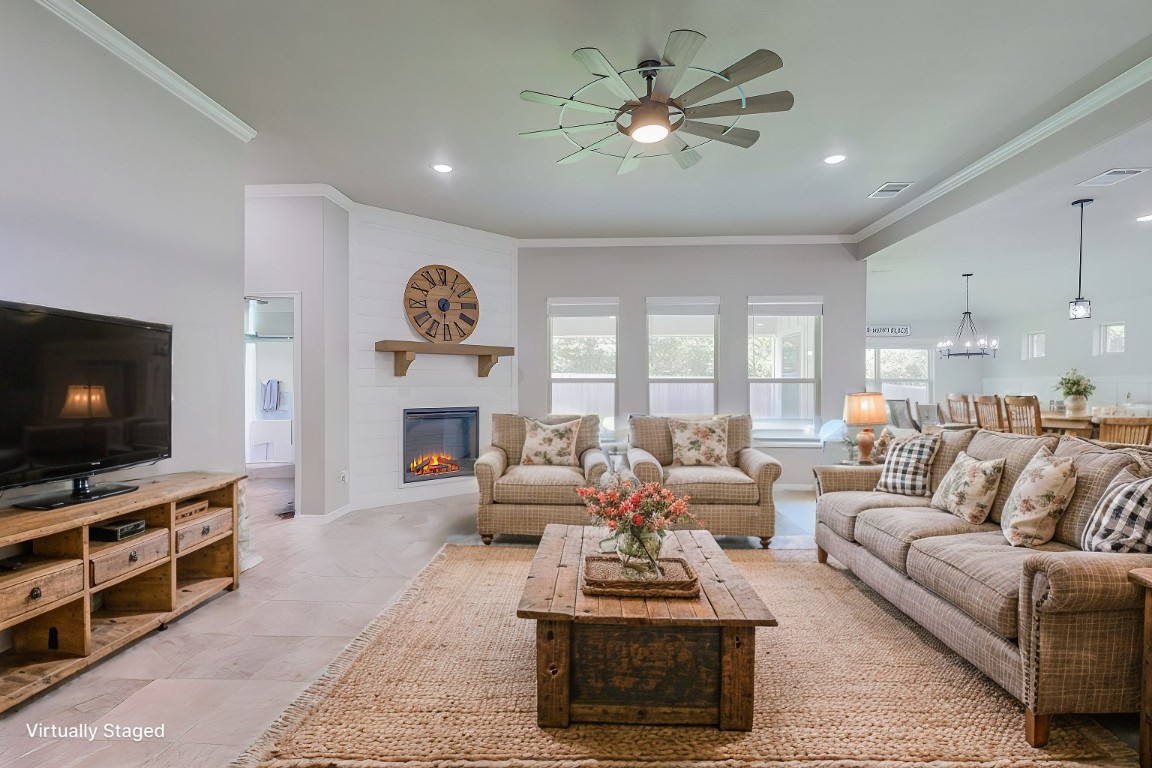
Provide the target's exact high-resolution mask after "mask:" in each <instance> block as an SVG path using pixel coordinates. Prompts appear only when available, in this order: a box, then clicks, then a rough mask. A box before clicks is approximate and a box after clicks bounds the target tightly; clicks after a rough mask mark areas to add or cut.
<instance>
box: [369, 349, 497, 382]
mask: <svg viewBox="0 0 1152 768" xmlns="http://www.w3.org/2000/svg"><path fill="white" fill-rule="evenodd" d="M376 351H377V352H391V353H392V361H393V364H394V366H395V373H396V375H397V376H404V375H406V374H407V373H408V366H410V365H412V361H413V360H415V359H416V355H418V354H420V355H475V356H476V373H477V375H479V376H480V377H481V378H483V377H486V376H487V375H488V373H489V372H490V371H491V370H492V366H494V365H496V363H498V362H500V358H502V357H509V356H511V355H514V354H516V348H515V347H486V346H483V345H480V344H433V343H432V342H430V341H388V340H385V341H378V342H376Z"/></svg>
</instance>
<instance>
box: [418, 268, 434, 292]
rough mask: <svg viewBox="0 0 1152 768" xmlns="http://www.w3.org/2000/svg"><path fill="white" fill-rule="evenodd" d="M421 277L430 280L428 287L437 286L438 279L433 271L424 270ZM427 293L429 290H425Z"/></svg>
mask: <svg viewBox="0 0 1152 768" xmlns="http://www.w3.org/2000/svg"><path fill="white" fill-rule="evenodd" d="M420 277H422V278H424V279H425V280H427V281H428V287H429V288H435V287H436V280H435V279H433V277H432V273H431V272H429V271H428V270H424V271H423V272H421V273H420ZM425 293H427V291H425Z"/></svg>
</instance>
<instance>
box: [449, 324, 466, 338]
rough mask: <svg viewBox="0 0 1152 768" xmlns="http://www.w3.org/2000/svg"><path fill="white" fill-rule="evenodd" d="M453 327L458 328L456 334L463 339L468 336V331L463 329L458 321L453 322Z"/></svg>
mask: <svg viewBox="0 0 1152 768" xmlns="http://www.w3.org/2000/svg"><path fill="white" fill-rule="evenodd" d="M452 325H454V326H456V332H457V333H459V334H460V336H461V337H464V336H467V335H468V331H466V330H464V329H463V328H461V327H460V323H457V322H456V321H452Z"/></svg>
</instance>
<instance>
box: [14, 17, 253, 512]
mask: <svg viewBox="0 0 1152 768" xmlns="http://www.w3.org/2000/svg"><path fill="white" fill-rule="evenodd" d="M0 93H3V94H4V103H5V117H4V119H3V120H0V147H3V158H4V160H3V163H2V171H0V244H2V250H0V275H2V277H0V298H3V299H6V300H9V301H19V302H29V303H34V304H45V305H49V306H54V307H64V308H69V309H76V310H82V311H86V312H96V313H103V314H113V315H120V316H127V317H131V318H137V319H142V320H150V321H156V322H163V323H171V324H172V325H173V327H174V329H173V376H172V380H173V394H172V405H173V451H172V453H173V457H172V459H170V460H166V461H163V462H160V463H159V464H156V465H153V466H147V467H136V468H132V469H129V470H126V471H124V472H120V473H115V474H112V475H108V476H106V477H108V478H109V479H116V478H117V477H142V476H145V475H154V474H163V473H168V472H175V471H181V470H194V469H196V470H230V471H242V470H243V467H244V439H243V434H244V426H243V419H244V409H243V398H242V392H243V387H244V379H243V346H242V341H241V329H242V327H243V304H242V301H241V296H242V294H243V284H242V274H243V272H242V270H243V237H244V232H243V216H244V198H243V194H244V193H243V189H244V188H243V144H242V143H241V142H240V141H239V140H238V139H237V138H235V137H234V136H233V135H230V134H229V133H227V132H226V131H224V130H223V129H222V128H220V127H219V126H218V125H216V124H214V123H212V122H211V121H209V120H208V119H207V118H206V117H204V116H203V115H201V114H199V113H197V112H195V111H193V110H192V109H191V108H190V107H188V106H187V105H186V104H184V103H182V102H180V101H178V100H177V99H175V98H174V97H173V96H172V95H170V94H169V93H167V92H166V91H164V90H163V89H161V88H160V87H159V86H157V85H156V84H155V83H153V82H151V81H150V80H148V79H147V78H146V77H144V76H143V75H141V74H140V73H138V72H137V71H135V70H133V69H131V68H129V67H128V66H127V65H126V64H124V63H123V62H121V61H120V60H118V59H116V58H114V57H112V56H111V55H109V54H108V53H107V52H106V51H105V50H104V49H102V48H100V47H98V46H97V45H96V43H94V42H93V41H91V40H90V39H88V38H87V37H85V36H84V35H82V34H81V33H80V32H78V31H77V30H75V29H73V28H71V27H69V26H67V25H66V24H65V23H64V22H63V21H61V20H60V19H59V18H58V17H56V16H55V15H53V14H52V13H51V12H49V11H48V10H46V9H45V8H43V7H41V6H39V5H37V4H35V3H30V2H6V3H3V4H0ZM43 490H44V488H43V487H39V488H37V489H36V492H42V491H43ZM18 495H20V494H19V492H9V493H8V494H7V495H6V497H5V501H8V500H10V499H12V498H14V497H16V496H18Z"/></svg>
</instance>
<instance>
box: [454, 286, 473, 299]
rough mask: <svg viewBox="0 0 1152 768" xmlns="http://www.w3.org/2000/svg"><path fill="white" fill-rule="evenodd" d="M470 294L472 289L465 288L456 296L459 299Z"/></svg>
mask: <svg viewBox="0 0 1152 768" xmlns="http://www.w3.org/2000/svg"><path fill="white" fill-rule="evenodd" d="M470 293H472V289H471V288H465V289H463V290H461V291H460V293H458V294H456V295H457V296H459V297H460V298H464V297H465V296H467V295H468V294H470Z"/></svg>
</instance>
